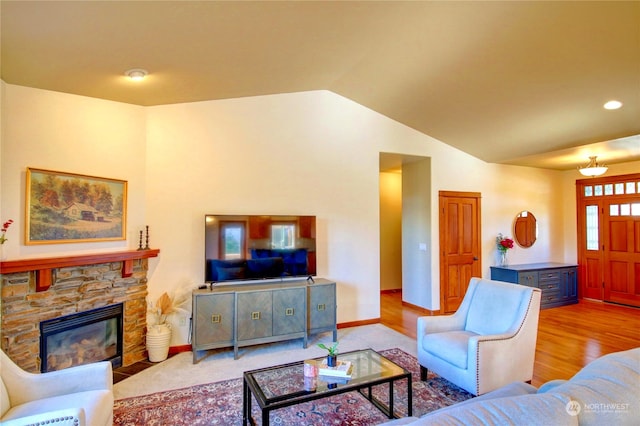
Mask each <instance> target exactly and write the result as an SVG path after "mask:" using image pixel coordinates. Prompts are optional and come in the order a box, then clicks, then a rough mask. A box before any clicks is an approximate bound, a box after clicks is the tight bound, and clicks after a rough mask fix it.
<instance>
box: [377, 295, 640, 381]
mask: <svg viewBox="0 0 640 426" xmlns="http://www.w3.org/2000/svg"><path fill="white" fill-rule="evenodd" d="M426 314H427V312H426V311H424V310H420V309H417V308H415V307H412V306H410V305H406V304H405V305H403V304H402V293H401V292H399V291H398V292H392V293H383V294H381V296H380V315H381V316H380V318H381V322H382V324H384V325H386V326H388V327H390V328H393V329H394V330H396V331H399V332H400V333H402V334H405V335H407V336H410V337H413V338H416V319H417V318H418V317H419V316H422V315H426ZM639 346H640V309H638V308H631V307H626V306H619V305H612V304H608V303H601V302H595V301H588V300H581V301H580V303H578V304H577V305H570V306H563V307H559V308H552V309H543V310H542V311H540V323H539V326H538V341H537V345H536V359H535V364H534V368H533V380H532V381H531V384H532V385H534V386H540V385H542V384H543V383H545V382H547V381H549V380H553V379H569V378H571V377H572V376H573V375H574V374H575V373H577V372H578V371H579V370H580V369H581V368H582V367H584V366H585V365H586V364H588V363H589V362H591V361H593V360H594V359H596V358H598V357H600V356H602V355H605V354H608V353H612V352H618V351H623V350H627V349H631V348H635V347H639Z"/></svg>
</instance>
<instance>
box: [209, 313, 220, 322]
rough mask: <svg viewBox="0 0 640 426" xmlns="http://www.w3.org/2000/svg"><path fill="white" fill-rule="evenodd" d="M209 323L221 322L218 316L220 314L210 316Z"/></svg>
mask: <svg viewBox="0 0 640 426" xmlns="http://www.w3.org/2000/svg"><path fill="white" fill-rule="evenodd" d="M211 322H212V323H214V324H215V323H219V322H222V315H220V314H213V315H211Z"/></svg>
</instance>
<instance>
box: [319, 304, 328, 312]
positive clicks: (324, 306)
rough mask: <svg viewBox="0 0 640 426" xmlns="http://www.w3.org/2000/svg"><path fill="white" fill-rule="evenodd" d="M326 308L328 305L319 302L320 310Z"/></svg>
mask: <svg viewBox="0 0 640 426" xmlns="http://www.w3.org/2000/svg"><path fill="white" fill-rule="evenodd" d="M326 308H327V307H326V305H325V304H324V303H319V304H318V310H319V311H324V310H325V309H326Z"/></svg>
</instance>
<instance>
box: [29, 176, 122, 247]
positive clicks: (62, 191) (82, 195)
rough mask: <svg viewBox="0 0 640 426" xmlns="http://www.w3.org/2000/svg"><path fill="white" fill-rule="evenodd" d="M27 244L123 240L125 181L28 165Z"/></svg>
mask: <svg viewBox="0 0 640 426" xmlns="http://www.w3.org/2000/svg"><path fill="white" fill-rule="evenodd" d="M26 189H27V191H26V192H27V193H26V208H25V244H27V245H34V244H62V243H83V242H100V241H118V240H124V239H125V238H126V233H127V181H125V180H119V179H108V178H102V177H96V176H87V175H80V174H76V173H66V172H56V171H52V170H43V169H35V168H30V167H29V168H27V179H26Z"/></svg>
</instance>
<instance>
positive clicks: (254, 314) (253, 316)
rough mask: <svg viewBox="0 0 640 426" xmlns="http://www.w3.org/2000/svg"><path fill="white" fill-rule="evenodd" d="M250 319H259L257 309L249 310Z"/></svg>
mask: <svg viewBox="0 0 640 426" xmlns="http://www.w3.org/2000/svg"><path fill="white" fill-rule="evenodd" d="M251 319H252V320H259V319H260V311H258V312H251Z"/></svg>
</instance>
